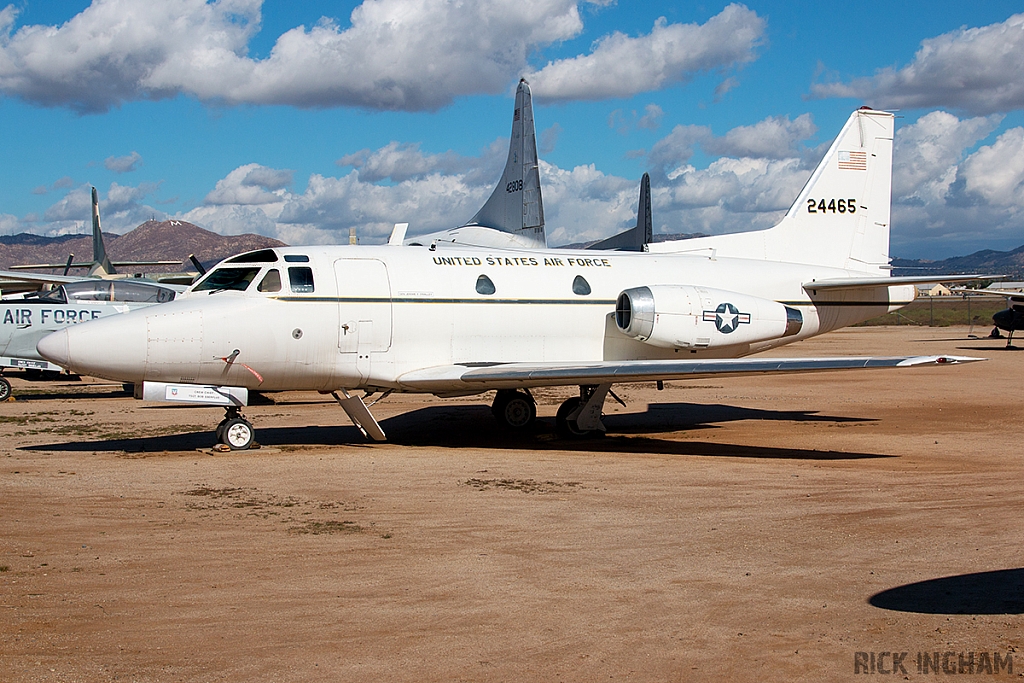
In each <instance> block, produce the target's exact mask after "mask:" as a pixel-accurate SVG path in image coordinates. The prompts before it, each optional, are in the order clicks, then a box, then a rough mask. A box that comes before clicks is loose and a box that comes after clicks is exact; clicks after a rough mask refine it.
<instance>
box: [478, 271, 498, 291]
mask: <svg viewBox="0 0 1024 683" xmlns="http://www.w3.org/2000/svg"><path fill="white" fill-rule="evenodd" d="M476 291H477V294H485V295H487V294H494V283H493V282H491V278H489V277H487V276H486V275H481V276H480V277H478V278H477V279H476Z"/></svg>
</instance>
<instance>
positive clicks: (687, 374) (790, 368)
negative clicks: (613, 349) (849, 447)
mask: <svg viewBox="0 0 1024 683" xmlns="http://www.w3.org/2000/svg"><path fill="white" fill-rule="evenodd" d="M980 360H986V359H984V358H971V357H969V356H851V357H837V358H757V357H752V358H715V359H703V360H685V361H684V360H678V361H677V360H624V361H599V362H593V363H501V364H496V365H490V366H486V367H467V366H464V365H449V366H440V367H434V368H426V369H423V370H415V371H413V372H409V373H406V374H404V375H402V376H401V377H399V382H400V384H401V385H402V387H403V388H407V389H416V390H419V391H452V390H453V385H455V384H461V385H462V386H463V387H464V388H465V389H467V390H471V389H479V390H480V391H486V390H488V389H512V388H518V387H544V386H565V385H569V384H619V383H622V382H654V381H657V380H682V379H699V378H705V377H715V376H721V375H763V374H776V373H783V372H821V371H826V370H858V369H870V368H905V367H916V366H923V365H958V364H961V363H971V362H974V361H980Z"/></svg>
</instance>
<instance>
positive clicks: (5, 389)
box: [0, 377, 11, 401]
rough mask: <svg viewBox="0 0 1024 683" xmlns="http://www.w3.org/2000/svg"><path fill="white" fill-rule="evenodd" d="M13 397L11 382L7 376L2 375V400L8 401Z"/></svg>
mask: <svg viewBox="0 0 1024 683" xmlns="http://www.w3.org/2000/svg"><path fill="white" fill-rule="evenodd" d="M10 397H11V383H10V382H8V381H7V379H6V378H4V377H0V401H6V400H7V399H9V398H10Z"/></svg>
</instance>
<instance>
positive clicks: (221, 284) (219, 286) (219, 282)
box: [192, 268, 260, 292]
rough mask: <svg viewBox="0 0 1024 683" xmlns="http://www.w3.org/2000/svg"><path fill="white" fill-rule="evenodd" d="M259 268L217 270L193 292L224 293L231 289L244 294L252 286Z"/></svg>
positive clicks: (211, 272)
mask: <svg viewBox="0 0 1024 683" xmlns="http://www.w3.org/2000/svg"><path fill="white" fill-rule="evenodd" d="M259 272H260V269H259V268H217V269H216V270H212V271H210V274H209V275H207V276H206V277H205V278H203V280H202V282H200V283H199V284H198V285H196V286H195V287H194V288H193V289H192V291H193V292H205V291H210V292H222V291H224V290H225V289H230V290H234V291H238V292H244V291H245V290H246V289H248V287H249V285H250V284H252V281H253V279H254V278H255V277H256V274H257V273H259Z"/></svg>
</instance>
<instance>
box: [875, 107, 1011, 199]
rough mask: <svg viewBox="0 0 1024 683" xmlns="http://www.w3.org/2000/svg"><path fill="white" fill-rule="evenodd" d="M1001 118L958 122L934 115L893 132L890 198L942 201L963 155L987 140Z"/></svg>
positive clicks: (940, 115)
mask: <svg viewBox="0 0 1024 683" xmlns="http://www.w3.org/2000/svg"><path fill="white" fill-rule="evenodd" d="M1001 120H1002V117H1001V116H989V117H987V118H981V117H979V118H973V119H967V120H964V121H961V120H960V119H958V118H957V117H955V116H953V115H952V114H950V113H948V112H944V111H933V112H931V113H929V114H926V115H925V116H922V117H921V118H920V119H918V120H917V122H916V123H913V124H911V125H909V126H903V127H901V128H899V129H898V130H897V131H896V141H895V143H894V149H893V178H892V189H893V195H894V197H895V198H896V200H897V201H902V202H914V203H919V204H920V203H924V202H928V201H936V200H942V198H943V197H944V196H945V194H946V192H947V191H948V190H949V185H950V184H951V183H952V182H953V180H954V179H955V178H956V171H957V164H959V163H960V161H961V160H962V159H963V155H964V152H965V151H966V150H967V149H968V148H970V147H972V146H974V145H975V144H977V143H978V142H979V141H980V140H983V139H984V138H986V137H988V135H989V134H990V133H992V131H994V130H995V129H996V126H998V125H999V123H1000V121H1001Z"/></svg>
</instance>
